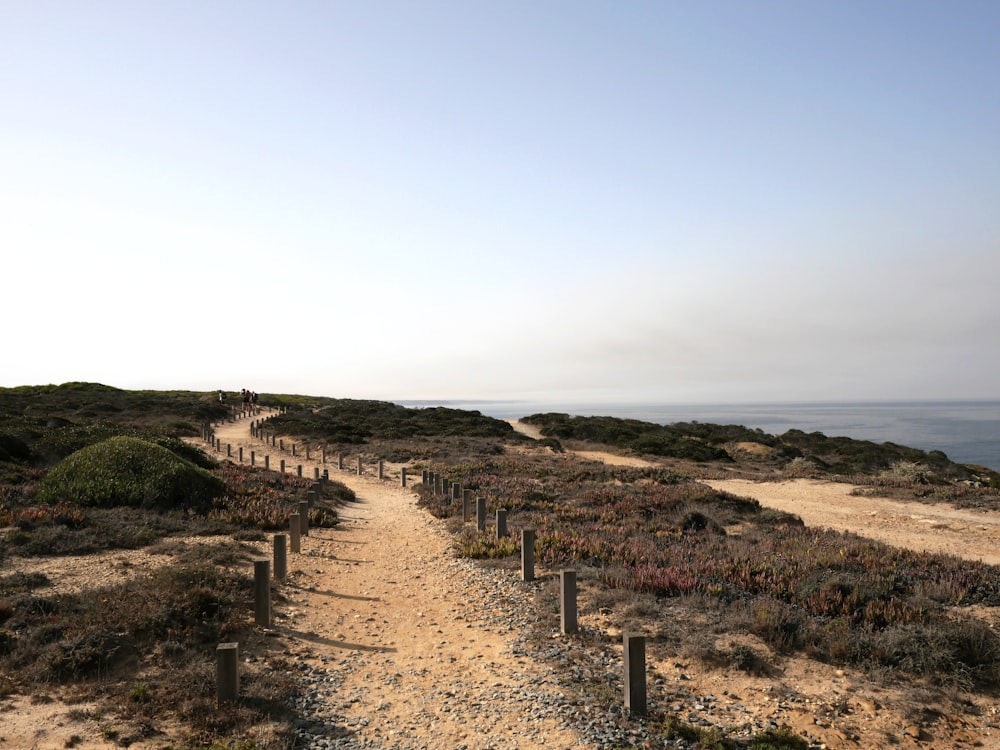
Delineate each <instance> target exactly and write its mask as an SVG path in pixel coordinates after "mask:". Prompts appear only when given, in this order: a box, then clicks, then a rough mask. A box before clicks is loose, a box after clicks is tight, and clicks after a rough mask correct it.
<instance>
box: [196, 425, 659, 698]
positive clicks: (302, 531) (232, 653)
mask: <svg viewBox="0 0 1000 750" xmlns="http://www.w3.org/2000/svg"><path fill="white" fill-rule="evenodd" d="M242 416H248V414H247V413H246V412H242V413H239V412H237V413H236V414H235V415H234V416H233V418H234V419H237V418H240V417H242ZM262 422H263V420H258V421H255V422H254V424H253V425H251V428H250V433H251V435H252V436H253V437H255V438H258V439H260V440H262V441H263V442H264V443H265V444H268V442H269V443H270V445H271V446H273V447H276V448H278V450H282V451H283V450H285V444H284V440H283V439H281V438H277V437H276V436H275V435H274V433H267V432H266V431H264V430H262V429H261V424H262ZM202 437H203V438H204V439H205V440H206V442H209V443H210V444H211V445H212V447H213V448H214V449H215V450H216V451H217V452H221V450H222V446H221V443H220V442H219V441H218V439H217V438H216V437H215V434H214V431H213V430H212V429H211V425H208V426H206V429H205V430H204V431H203V434H202ZM320 452H321V461H322V463H323V464H326V462H327V455H326V447H325V446H323V447H322V448H321V449H320ZM238 453H239V455H238V460H239V461H240V462H241V463H242V462H243V448H242V447H241V448H239V451H238ZM291 454H292V456H296V455H297V446H296V444H294V443H292V444H291ZM226 455H227V456H228V457H232V445H231V444H228V443H227V445H226ZM305 458H306V460H307V461H308V460H310V448H309V447H308V446H306V447H305ZM255 461H256V455H255V452H254V451H250V465H251V466H253V465H255ZM377 467H378V468H377V476H378V478H379V479H380V480H382V479H384V478H385V473H384V463H383V461H382V460H381V459H380V460H379V461H378V464H377ZM264 468H265V469H270V456H267V455H265V456H264ZM337 468H338V469H339V470H341V471H343V469H344V454H343V453H338V454H337ZM356 470H357V473H358V475H359V476H360V475H362V474H363V473H364V464H363V462H362V458H361V456H358V458H357V468H356ZM280 471H281V473H282V474H284V473H285V461H284V459H282V460H281V463H280ZM296 473H297V475H298V476H299V477H301V476H302V465H301V464H299V465H298V466H297V470H296ZM315 479H316V480H317V483H316V484H314V485H313V486H312V488H311V489H310V490H309V492H308V493H307V498H308V499H307V500H303V501H300V502H299V503H298V507H297V508H296V509H295V510H294V511H293V512H292V513H291V514H289V517H288V533H287V534H284V533H282V534H275V535H274V540H273V560H274V578H275V580H279V581H282V580H284V579H285V577H286V576H287V575H288V548H289V547H290V548H291V552H292V553H295V554H298V553H300V552H301V545H302V537H305V536H309V508H310V507H311V506H312V505H314V504H315V503H316V501H317V500H318V499H319V498H320V497H322V494H323V488H324V485H325V483H326V482H327V481H328V479H329V472H328V471H327V470H326V469H324V470H323V472H322V474H321V473H320V469H319V468H318V467H316V468H315ZM407 481H408V477H407V471H406V467H403V468H402V470H401V472H400V484H401V486H402V487H406V486H407ZM421 482H422V483H423V485H424V486H425V487H426V488H427V489H428V491H429V492H431V493H433V494H435V495H444V496H446V497H451V499H452V500H453V501H454V500H461V501H462V520H463V521H464V522H468V521H469V520H470V519H471V517H472V512H473V511H472V509H473V507H474V508H475V518H476V528H477V529H478V530H479V531H485V530H486V524H487V510H486V498H484V497H477V498H475V500H473V497H472V490H469V489H463V488H462V485H461V484H460V483H459V482H455V481H451V480H449V479H448V478H447V477H444V476H443V475H442V474H440V473H439V472H434V471H429V470H427V469H424V470H423V472H422V475H421ZM494 528H495V533H496V537H497V539H500V538H502V537H505V536H507V510H506V509H505V508H498V509H497V510H496V515H495V518H494ZM253 566H254V622H255V623H256V624H257V625H260V626H261V627H270V625H271V558H268V557H258V558H254V560H253ZM558 575H559V613H560V614H559V622H560V629H561V631H562V633H563V634H565V635H571V634H573V633H576V632H578V630H579V623H578V617H577V603H576V600H577V579H576V571H575V570H561V571H559V573H558ZM521 579H522V580H523V581H526V582H530V581H533V580H535V530H534V529H522V530H521ZM622 640H623V648H624V654H623V663H624V671H625V676H624V686H625V690H624V699H625V707H626V708H628V709H629V711H631V712H632V713H633V714H637V715H644V714H646V712H647V700H646V637H645V636H643V635H640V634H638V633H625V634H623V636H622ZM238 651H239V644H237V643H220V644H218V646H217V649H216V652H217V653H216V657H217V658H216V678H217V680H216V681H217V695H218V700H219V701H220V702H222V701H232V700H236V699H238V697H239V673H238V665H239V658H238Z"/></svg>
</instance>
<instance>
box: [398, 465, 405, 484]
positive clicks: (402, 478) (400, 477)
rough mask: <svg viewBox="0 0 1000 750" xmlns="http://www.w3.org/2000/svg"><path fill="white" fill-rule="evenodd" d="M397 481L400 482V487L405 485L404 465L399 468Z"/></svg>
mask: <svg viewBox="0 0 1000 750" xmlns="http://www.w3.org/2000/svg"><path fill="white" fill-rule="evenodd" d="M399 483H400V486H402V487H405V486H406V467H405V466H404V467H403V468H402V469H400V470H399Z"/></svg>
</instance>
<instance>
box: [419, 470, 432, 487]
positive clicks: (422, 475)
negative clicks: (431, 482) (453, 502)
mask: <svg viewBox="0 0 1000 750" xmlns="http://www.w3.org/2000/svg"><path fill="white" fill-rule="evenodd" d="M428 474H430V472H429V471H427V469H421V470H420V483H421V484H423V485H424V486H426V485H427V475H428Z"/></svg>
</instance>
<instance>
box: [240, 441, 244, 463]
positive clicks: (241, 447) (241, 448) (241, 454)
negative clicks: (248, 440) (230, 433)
mask: <svg viewBox="0 0 1000 750" xmlns="http://www.w3.org/2000/svg"><path fill="white" fill-rule="evenodd" d="M240 463H243V446H242V445H241V446H240Z"/></svg>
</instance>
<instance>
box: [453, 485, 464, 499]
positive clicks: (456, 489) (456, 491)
mask: <svg viewBox="0 0 1000 750" xmlns="http://www.w3.org/2000/svg"><path fill="white" fill-rule="evenodd" d="M461 497H462V483H461V482H455V483H454V484H452V485H451V499H452V500H458V499H459V498H461Z"/></svg>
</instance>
